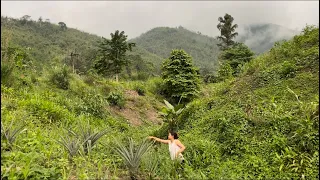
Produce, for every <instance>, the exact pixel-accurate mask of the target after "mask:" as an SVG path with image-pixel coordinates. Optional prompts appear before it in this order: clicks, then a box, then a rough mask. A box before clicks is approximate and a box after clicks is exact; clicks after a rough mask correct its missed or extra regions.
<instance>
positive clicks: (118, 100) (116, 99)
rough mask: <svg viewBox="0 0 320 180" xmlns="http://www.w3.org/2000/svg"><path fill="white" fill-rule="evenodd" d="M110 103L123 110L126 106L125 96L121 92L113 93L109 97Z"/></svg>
mask: <svg viewBox="0 0 320 180" xmlns="http://www.w3.org/2000/svg"><path fill="white" fill-rule="evenodd" d="M107 100H108V102H109V103H110V104H111V105H113V106H118V107H120V108H123V107H124V105H125V99H124V96H123V95H122V94H121V93H119V92H111V93H110V94H109V95H108V97H107Z"/></svg>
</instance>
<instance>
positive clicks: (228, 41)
mask: <svg viewBox="0 0 320 180" xmlns="http://www.w3.org/2000/svg"><path fill="white" fill-rule="evenodd" d="M218 21H219V24H218V25H217V28H218V29H219V31H220V33H221V35H220V36H218V38H217V39H218V40H219V41H221V43H219V44H217V45H218V46H219V47H220V49H221V50H226V49H228V48H230V47H231V46H232V45H234V43H235V42H234V41H233V40H232V39H234V38H235V37H236V36H237V35H238V33H237V32H235V31H236V28H237V27H238V25H237V24H232V23H233V21H234V18H233V17H232V16H231V15H229V14H227V13H226V14H225V15H224V17H223V18H222V17H219V18H218Z"/></svg>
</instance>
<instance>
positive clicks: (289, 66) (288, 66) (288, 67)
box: [280, 61, 297, 78]
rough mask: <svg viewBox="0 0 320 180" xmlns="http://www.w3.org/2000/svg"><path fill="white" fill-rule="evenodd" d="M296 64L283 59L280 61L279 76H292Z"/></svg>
mask: <svg viewBox="0 0 320 180" xmlns="http://www.w3.org/2000/svg"><path fill="white" fill-rule="evenodd" d="M296 69H297V68H296V66H295V65H294V64H293V63H290V62H289V61H285V62H283V63H282V66H281V67H280V78H292V77H294V75H295V71H296Z"/></svg>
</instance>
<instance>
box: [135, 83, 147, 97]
mask: <svg viewBox="0 0 320 180" xmlns="http://www.w3.org/2000/svg"><path fill="white" fill-rule="evenodd" d="M134 89H135V90H136V91H137V93H138V94H139V95H140V96H144V95H145V93H146V89H145V88H144V86H143V85H140V84H139V85H135V88H134Z"/></svg>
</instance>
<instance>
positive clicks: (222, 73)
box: [218, 62, 233, 81]
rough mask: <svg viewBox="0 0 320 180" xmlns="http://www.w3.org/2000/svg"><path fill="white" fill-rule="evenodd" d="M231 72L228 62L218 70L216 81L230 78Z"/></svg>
mask: <svg viewBox="0 0 320 180" xmlns="http://www.w3.org/2000/svg"><path fill="white" fill-rule="evenodd" d="M232 74H233V70H232V67H231V66H230V64H229V63H228V62H226V63H224V64H223V65H222V66H221V67H220V69H219V70H218V81H223V80H226V79H229V78H231V77H232Z"/></svg>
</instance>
